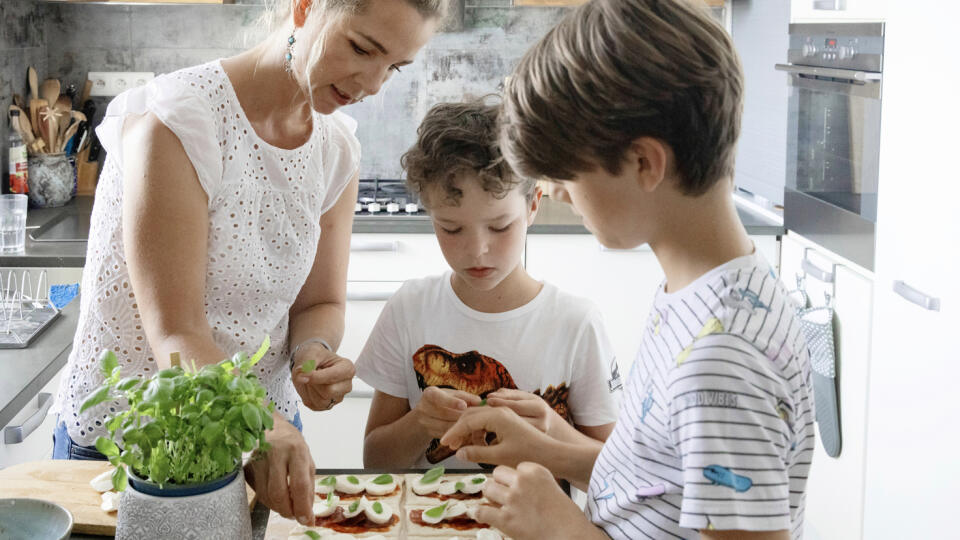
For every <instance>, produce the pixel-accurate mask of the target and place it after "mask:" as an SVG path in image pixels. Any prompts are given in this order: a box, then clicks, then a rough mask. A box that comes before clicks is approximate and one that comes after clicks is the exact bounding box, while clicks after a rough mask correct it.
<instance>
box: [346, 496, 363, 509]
mask: <svg viewBox="0 0 960 540" xmlns="http://www.w3.org/2000/svg"><path fill="white" fill-rule="evenodd" d="M357 508H360V499H357V500H355V501H353V504H351V505H350V507H349V508H348V509H347V511H348V512H356V511H357Z"/></svg>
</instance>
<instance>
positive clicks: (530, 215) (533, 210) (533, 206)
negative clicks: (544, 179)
mask: <svg viewBox="0 0 960 540" xmlns="http://www.w3.org/2000/svg"><path fill="white" fill-rule="evenodd" d="M542 197H543V189H541V188H540V184H539V182H538V183H537V187H536V188H535V189H534V191H533V197H531V199H530V211H529V212H527V227H529V226H531V225H533V220H535V219H536V218H537V210H539V209H540V199H541V198H542Z"/></svg>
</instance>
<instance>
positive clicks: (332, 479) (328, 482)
mask: <svg viewBox="0 0 960 540" xmlns="http://www.w3.org/2000/svg"><path fill="white" fill-rule="evenodd" d="M320 485H321V486H335V485H337V477H336V476H328V477H326V478H324V479H323V480H321V481H320Z"/></svg>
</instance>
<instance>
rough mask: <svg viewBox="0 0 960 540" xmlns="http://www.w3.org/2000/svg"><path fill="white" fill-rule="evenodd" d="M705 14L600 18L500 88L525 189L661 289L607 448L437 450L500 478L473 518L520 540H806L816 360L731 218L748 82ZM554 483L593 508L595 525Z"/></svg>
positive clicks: (478, 414)
mask: <svg viewBox="0 0 960 540" xmlns="http://www.w3.org/2000/svg"><path fill="white" fill-rule="evenodd" d="M695 3H696V4H698V5H694V4H695ZM699 4H700V2H699V1H697V0H689V1H684V0H592V1H591V2H589V3H587V4H585V5H583V6H580V7H578V8H576V9H575V10H573V11H572V12H571V13H569V14H568V16H567V17H566V18H565V19H564V20H563V21H561V23H560V24H559V25H558V26H557V27H556V28H554V29H553V30H551V31H550V32H549V33H548V34H547V35H546V36H545V37H544V38H543V39H542V40H541V41H540V42H539V43H538V44H537V45H535V46H534V48H533V49H532V50H531V51H529V52H528V53H527V54H526V55H525V56H524V58H523V59H522V60H521V61H520V63H519V65H518V66H517V68H516V70H515V71H514V73H513V76H512V77H511V78H510V80H509V82H508V84H507V87H506V90H505V94H506V95H505V98H504V110H503V120H502V121H503V127H502V131H501V145H502V149H503V153H504V155H505V156H506V157H507V159H508V160H509V161H510V164H511V165H512V166H513V167H514V170H516V171H518V172H520V174H524V175H527V176H531V177H546V178H550V179H552V180H554V181H555V193H554V195H553V196H554V197H556V198H559V199H561V200H564V201H566V202H568V203H570V204H572V205H573V206H574V207H575V208H576V210H577V212H578V213H580V214H581V215H582V216H583V220H584V224H585V225H586V226H587V228H589V229H590V230H591V232H593V234H594V235H596V236H597V238H598V239H599V240H600V241H601V243H603V244H604V245H606V246H609V247H613V248H631V247H634V246H637V245H640V244H643V243H648V244H649V245H650V247H651V248H652V249H653V251H654V253H655V254H656V256H657V259H658V260H659V262H660V264H661V266H662V267H663V270H664V274H665V275H666V279H665V280H664V282H663V283H662V284H661V285H660V289H659V291H658V294H657V296H656V299H655V302H654V306H653V309H652V310H651V312H650V316H649V317H648V319H647V321H646V323H645V325H643V326H642V331H643V340H642V343H641V346H640V350H639V351H638V354H637V357H636V359H635V362H634V366H633V368H632V370H631V373H630V376H629V378H628V380H627V383H626V388H625V395H624V398H623V402H622V405H621V408H620V413H619V416H618V418H617V424H616V427H615V428H614V432H613V433H612V434H611V436H610V437H609V438H608V439H607V442H606V443H605V444H604V445H603V446H602V448H601V447H600V445H599V443H593V442H591V441H587V440H585V438H584V437H582V436H581V435H580V434H579V433H577V432H575V431H574V430H566V431H562V432H559V431H556V432H554V433H553V435H552V436H548V435H546V434H544V433H543V432H541V431H539V430H537V429H536V428H534V427H533V425H536V423H535V422H527V421H524V420H525V418H524V416H521V415H518V414H516V413H515V412H514V411H511V410H508V409H505V408H502V407H496V408H478V409H476V410H470V411H467V412H466V413H464V415H463V416H462V417H461V418H460V420H459V421H458V422H457V424H455V425H454V426H453V427H452V428H451V429H450V430H449V431H448V432H447V433H446V434H445V435H444V437H443V439H442V440H441V442H443V443H444V444H447V445H449V446H451V447H454V448H459V451H458V453H457V456H458V457H459V458H461V459H468V460H471V461H478V462H483V463H496V464H501V466H500V467H498V468H497V469H496V470H495V471H494V478H495V480H496V482H492V483H490V484H488V487H487V488H486V489H485V494H486V496H487V498H488V499H489V500H490V501H491V502H492V503H493V504H492V505H491V506H488V507H484V508H482V509H481V510H480V513H479V514H478V518H479V519H481V520H482V521H486V522H488V523H491V524H493V525H494V526H496V527H497V528H499V529H501V530H503V531H504V532H506V533H507V534H509V535H510V536H511V537H513V538H516V539H518V540H522V539H525V538H550V539H560V538H576V539H591V538H606V537H610V538H616V539H627V538H698V537H699V538H744V539H760V538H763V539H767V538H778V539H786V538H800V537H801V536H802V525H803V508H804V490H805V484H806V477H807V473H808V470H809V467H810V460H811V455H812V450H813V444H814V432H813V412H812V411H813V390H812V386H811V379H810V366H809V358H808V353H807V348H806V343H805V341H804V339H803V338H802V337H801V333H800V329H799V326H798V322H797V318H796V315H795V309H796V306H794V305H793V304H792V303H791V302H790V301H789V299H788V298H787V294H786V291H785V290H784V287H783V284H782V283H781V282H780V281H779V279H778V278H777V276H776V274H775V273H774V272H773V270H771V268H770V266H769V265H768V263H767V262H766V261H764V260H763V258H762V257H761V256H760V255H759V254H758V253H757V252H756V250H755V248H754V246H753V244H752V243H751V242H750V239H749V237H748V236H747V234H746V231H745V229H744V228H743V225H742V224H741V223H740V219H739V217H738V215H737V211H736V207H735V204H734V201H733V197H732V188H733V182H732V177H733V162H734V157H735V151H736V141H737V137H738V135H739V130H740V116H741V110H742V97H743V72H742V68H741V66H740V61H739V58H738V57H737V54H736V52H735V51H734V48H733V43H732V41H731V40H730V37H729V36H728V35H727V34H726V32H725V31H724V30H723V29H722V28H721V27H720V26H719V25H717V24H716V23H715V22H714V21H713V20H711V18H710V17H709V15H707V14H706V13H705V10H704V9H703V8H702V6H700V5H699ZM561 126H562V128H563V129H559V127H561ZM638 327H640V325H638ZM638 329H639V328H638ZM542 414H547V415H548V416H549V414H548V413H542ZM525 416H529V415H525ZM526 420H530V419H529V418H526ZM544 420H546V421H547V422H549V421H550V420H552V419H549V418H548V419H543V418H540V419H537V421H538V422H539V424H540V425H542V424H543V423H544ZM478 431H487V432H495V433H496V434H497V438H496V441H495V442H494V444H492V445H489V446H485V445H482V444H476V442H477V441H483V440H484V439H483V438H481V437H477V436H476V432H478ZM531 462H535V463H531ZM514 467H515V468H514ZM554 476H557V477H562V478H566V479H568V480H570V481H571V482H573V483H574V484H575V485H578V486H583V487H584V488H586V489H587V508H586V511H587V516H586V517H584V516H583V514H581V513H580V512H579V511H577V508H576V507H575V505H574V504H573V502H571V501H570V500H569V499H567V498H566V497H564V496H563V494H562V493H561V492H560V490H559V489H558V488H557V487H556V483H555V481H554V479H553V477H554ZM587 486H588V487H587Z"/></svg>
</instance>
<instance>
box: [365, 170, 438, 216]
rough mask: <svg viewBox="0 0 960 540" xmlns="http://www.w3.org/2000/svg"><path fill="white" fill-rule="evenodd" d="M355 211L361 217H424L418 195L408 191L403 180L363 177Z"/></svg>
mask: <svg viewBox="0 0 960 540" xmlns="http://www.w3.org/2000/svg"><path fill="white" fill-rule="evenodd" d="M354 213H355V214H356V215H357V216H360V217H374V216H381V217H391V218H393V217H396V218H404V217H423V216H425V215H426V212H424V211H423V210H422V209H421V208H420V201H419V199H418V198H417V196H416V195H413V194H411V193H409V192H408V191H407V188H406V184H405V183H404V182H403V180H397V179H382V178H380V179H362V180H360V186H359V192H358V195H357V204H356V206H355V207H354Z"/></svg>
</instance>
